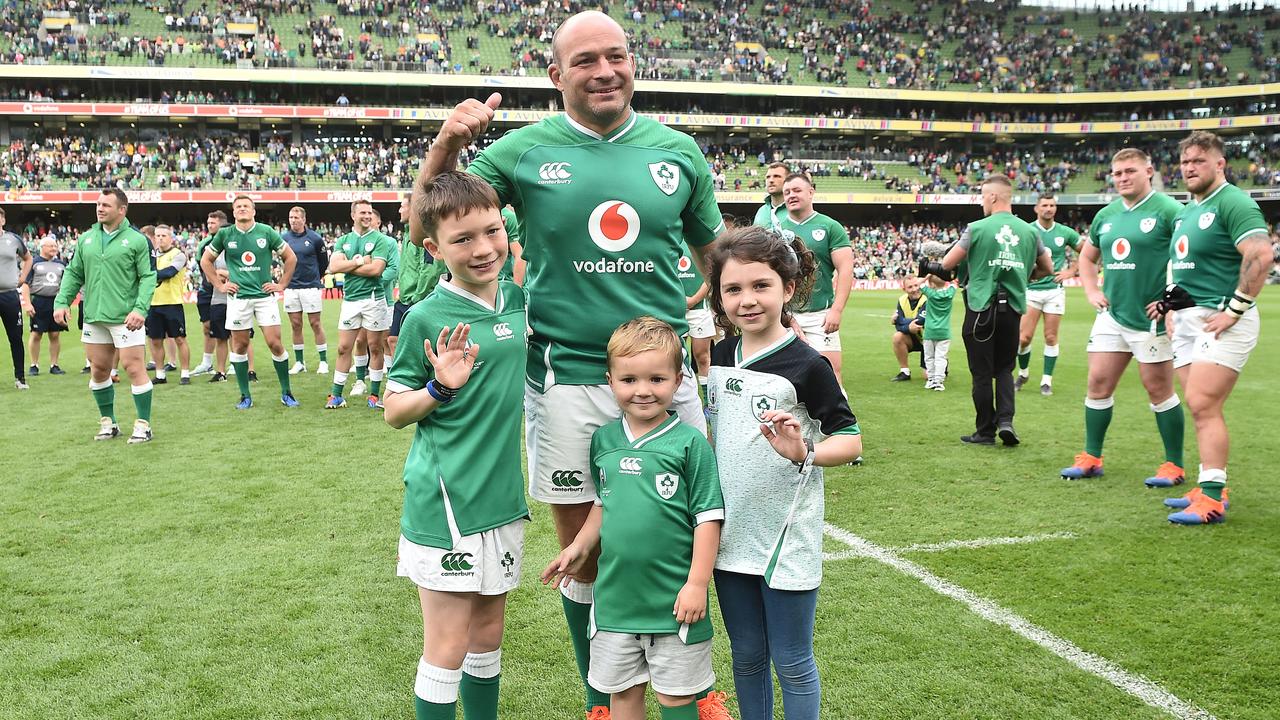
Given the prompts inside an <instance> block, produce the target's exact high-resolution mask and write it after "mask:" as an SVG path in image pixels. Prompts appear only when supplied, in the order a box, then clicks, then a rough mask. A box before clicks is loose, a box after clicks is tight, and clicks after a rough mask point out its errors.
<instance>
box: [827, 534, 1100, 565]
mask: <svg viewBox="0 0 1280 720" xmlns="http://www.w3.org/2000/svg"><path fill="white" fill-rule="evenodd" d="M1075 539H1076V534H1075V533H1072V532H1055V533H1044V534H1042V535H1018V536H1015V537H994V538H977V539H974V540H948V541H946V542H940V543H919V544H916V545H907V546H905V547H897V548H887V549H888V550H889V551H890V552H895V553H907V552H943V551H946V550H971V549H975V548H984V547H992V546H996V545H1023V544H1026V543H1035V542H1044V541H1045V540H1075ZM855 557H866V555H865V554H864V553H862V552H861V551H859V550H842V551H840V552H834V553H823V554H822V559H823V560H824V561H832V560H848V559H849V558H855Z"/></svg>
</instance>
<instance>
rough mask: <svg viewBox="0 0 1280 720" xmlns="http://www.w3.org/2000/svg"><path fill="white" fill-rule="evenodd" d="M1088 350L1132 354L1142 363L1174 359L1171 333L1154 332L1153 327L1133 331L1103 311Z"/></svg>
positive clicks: (1092, 332)
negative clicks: (1151, 329) (1170, 339)
mask: <svg viewBox="0 0 1280 720" xmlns="http://www.w3.org/2000/svg"><path fill="white" fill-rule="evenodd" d="M1085 350H1086V351H1088V352H1122V353H1129V354H1130V355H1132V356H1133V359H1134V360H1137V361H1138V362H1140V363H1144V364H1151V363H1162V362H1168V361H1170V360H1172V359H1173V346H1172V345H1171V344H1170V342H1169V336H1168V335H1165V334H1161V335H1155V334H1152V332H1151V331H1150V330H1134V329H1132V328H1127V327H1125V326H1123V325H1121V324H1120V323H1118V322H1116V320H1115V318H1113V317H1111V313H1109V312H1107V311H1105V310H1104V311H1102V312H1100V313H1098V317H1097V319H1096V320H1094V321H1093V329H1092V330H1090V331H1089V345H1088V347H1086V348H1085Z"/></svg>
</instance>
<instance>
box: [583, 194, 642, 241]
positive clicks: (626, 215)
mask: <svg viewBox="0 0 1280 720" xmlns="http://www.w3.org/2000/svg"><path fill="white" fill-rule="evenodd" d="M587 232H588V233H590V235H591V241H592V242H594V243H595V244H596V245H597V246H598V247H599V248H600V249H601V250H606V251H608V252H613V253H618V252H622V251H623V250H626V249H627V248H629V247H631V245H632V244H633V243H634V242H635V241H636V238H638V237H640V215H639V214H638V213H636V209H635V208H633V207H631V206H630V205H628V204H627V203H624V202H622V201H621V200H606V201H604V202H602V203H600V204H599V205H597V206H596V209H595V210H592V211H591V217H590V218H589V219H588V220H587Z"/></svg>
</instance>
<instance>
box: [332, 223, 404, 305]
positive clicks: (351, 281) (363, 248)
mask: <svg viewBox="0 0 1280 720" xmlns="http://www.w3.org/2000/svg"><path fill="white" fill-rule="evenodd" d="M394 251H395V242H394V241H393V240H391V238H389V237H387V236H386V235H383V234H382V233H380V232H378V231H377V230H369V231H367V232H365V234H363V235H359V234H357V233H356V232H354V231H352V232H349V233H347V234H346V235H343V236H342V237H340V238H338V242H337V244H335V245H334V246H333V252H334V254H335V255H336V254H338V253H341V254H343V255H345V256H346V258H347V259H348V260H355V259H356V258H359V257H365V258H368V259H369V260H370V261H372V260H374V259H375V258H381V259H382V260H383V261H385V262H386V263H387V265H388V266H390V264H391V255H392V253H393V252H394ZM382 272H383V273H384V274H385V273H386V272H387V271H386V269H383V271H382ZM383 292H384V288H383V285H382V278H381V277H364V276H361V275H357V274H356V273H355V271H354V270H349V271H347V272H346V273H345V275H344V278H343V284H342V297H343V299H344V300H366V299H368V298H371V297H377V296H379V295H380V294H381V293H383Z"/></svg>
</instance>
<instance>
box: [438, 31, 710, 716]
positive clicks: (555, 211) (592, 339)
mask: <svg viewBox="0 0 1280 720" xmlns="http://www.w3.org/2000/svg"><path fill="white" fill-rule="evenodd" d="M551 51H552V63H551V65H550V67H549V68H548V71H547V72H548V75H549V76H550V79H551V82H552V84H553V85H555V86H556V88H557V89H559V90H560V92H561V93H562V95H563V104H564V107H565V114H563V115H556V116H554V117H550V118H547V119H546V120H543V121H541V122H539V123H537V124H534V125H528V126H525V127H522V128H520V129H518V130H513V131H511V132H509V133H507V134H506V135H505V136H503V137H502V138H500V139H498V140H497V141H496V142H494V143H493V144H492V145H489V146H488V147H487V148H486V149H485V150H484V151H483V152H481V153H480V155H479V156H478V157H477V158H476V159H475V161H474V162H473V163H472V164H471V166H470V167H469V168H468V170H469V172H472V173H475V174H477V175H479V176H480V177H482V178H484V179H485V180H486V181H487V182H488V183H489V184H490V185H492V186H493V187H494V189H495V190H497V192H498V198H499V199H500V200H501V201H502V202H504V203H510V204H511V205H512V207H513V208H514V209H515V212H516V215H517V216H518V217H519V218H520V219H521V222H522V227H521V229H522V231H523V233H524V235H523V238H522V239H523V240H524V251H525V253H524V254H525V260H526V261H527V262H528V276H527V278H526V282H525V287H526V288H527V290H528V292H529V323H530V327H531V330H532V335H531V336H530V339H529V363H528V371H527V373H526V379H527V381H528V382H527V385H528V387H527V389H526V398H525V417H526V426H527V427H526V442H527V445H528V448H529V463H530V473H529V475H530V477H529V485H530V492H531V494H532V496H533V497H534V499H537V500H541V501H543V502H548V503H551V504H552V518H553V519H554V521H555V523H556V534H557V536H558V538H559V540H560V543H561V546H562V547H564V546H566V545H568V544H569V543H570V542H572V540H573V538H574V537H575V536H577V534H578V530H580V529H581V528H582V523H583V522H584V521H585V520H586V518H587V515H588V514H589V513H590V511H591V503H592V501H593V500H594V499H595V488H594V487H593V486H592V483H591V480H590V475H589V474H588V472H589V469H590V446H591V435H592V433H593V432H594V431H595V430H596V428H598V427H601V426H603V425H606V424H608V423H609V422H611V421H613V420H614V419H616V418H617V417H618V413H619V410H618V407H617V403H616V402H614V398H613V394H612V392H611V391H610V390H609V386H608V385H607V384H605V371H606V365H605V346H606V344H607V343H608V340H609V336H610V335H611V334H612V333H613V330H614V329H615V328H617V327H618V326H619V325H621V324H622V323H623V322H626V321H627V320H630V319H632V318H635V317H637V316H640V315H653V316H655V317H657V318H658V319H659V320H662V321H663V322H666V323H667V324H669V325H671V326H672V327H674V328H676V331H677V332H678V333H680V334H684V332H685V330H686V325H685V319H684V316H685V295H684V293H683V291H682V289H681V286H680V279H679V277H678V276H677V274H676V267H677V262H678V260H679V258H680V241H681V240H682V239H683V240H684V241H685V242H686V243H687V245H688V247H689V249H690V251H692V253H693V260H694V262H695V263H701V257H702V255H703V254H704V252H705V249H706V246H707V245H708V244H709V243H710V242H711V241H712V240H713V239H714V238H715V237H716V235H717V234H718V233H719V232H720V230H721V228H722V226H723V222H722V221H721V218H720V211H719V209H718V208H717V207H716V201H715V192H714V185H713V181H712V178H711V172H710V169H709V168H708V166H707V163H706V159H705V158H704V156H703V155H702V151H701V150H700V149H699V148H698V145H697V143H696V142H694V140H693V138H690V137H689V136H688V135H685V134H684V133H681V132H677V131H675V130H672V129H671V128H668V127H666V126H664V125H662V124H660V123H658V122H656V121H654V120H651V119H648V118H644V117H641V116H640V115H639V114H637V113H636V112H635V111H634V110H633V109H632V108H631V96H632V94H633V92H634V90H635V62H634V58H633V57H632V55H631V53H630V52H629V50H628V48H627V37H626V34H625V33H624V32H623V31H622V27H621V26H619V25H618V23H617V22H615V21H614V20H612V19H610V18H609V17H608V16H606V15H604V14H603V13H600V12H595V11H590V12H583V13H579V14H577V15H574V16H572V17H570V18H569V19H567V20H565V21H564V22H563V23H562V24H561V25H560V27H559V28H558V29H557V30H556V34H555V37H554V38H553V39H552V43H551ZM501 99H502V98H501V96H500V95H498V94H497V93H494V94H493V95H490V96H489V98H488V100H487V101H485V102H483V103H482V102H480V101H479V100H476V99H469V100H467V101H465V102H463V103H461V104H460V105H458V106H457V107H456V108H455V109H454V111H453V113H452V114H451V115H450V116H449V118H448V119H447V120H446V121H445V122H444V124H443V125H442V127H441V129H440V133H439V135H438V136H437V137H436V141H435V143H434V144H433V145H432V146H431V151H430V153H429V154H428V155H427V158H426V161H425V162H424V163H423V167H422V172H421V174H420V177H419V181H418V185H419V186H421V185H423V184H424V183H426V182H429V181H430V179H431V178H433V177H435V176H436V175H438V174H439V173H441V172H444V171H445V170H449V169H452V168H454V167H455V166H456V165H457V161H458V155H459V153H460V152H461V151H462V150H463V149H464V148H466V147H468V146H469V145H471V144H472V143H473V142H475V141H476V139H478V138H479V137H480V136H481V135H483V134H484V132H485V129H486V128H487V127H488V125H489V122H490V121H491V120H492V119H493V115H494V109H495V108H497V107H498V105H499V104H500V102H501ZM418 192H420V188H416V189H415V194H417V193H418ZM414 237H416V238H420V237H422V234H421V228H420V227H415V229H414ZM675 408H676V411H677V413H679V415H680V417H681V419H682V420H684V421H685V422H687V423H690V424H692V425H694V426H695V427H698V428H702V427H705V425H706V419H705V417H704V416H703V413H702V403H701V401H700V400H699V398H698V390H697V383H696V382H695V380H694V378H693V374H692V373H689V374H687V375H686V377H685V378H684V381H683V382H682V383H681V385H680V389H679V390H678V391H677V392H676V397H675ZM594 577H595V568H594V567H593V566H591V565H590V564H589V565H588V567H587V568H586V569H584V571H583V572H582V573H580V574H579V575H578V577H577V578H575V580H574V581H573V582H571V583H570V584H569V586H568V587H564V588H561V593H562V594H563V595H564V596H565V598H564V610H565V615H566V619H567V621H568V623H569V627H570V636H571V638H572V639H573V641H574V651H575V656H576V658H577V660H578V669H579V672H580V674H581V675H582V677H583V682H584V684H585V682H586V671H587V667H588V665H589V662H588V656H589V653H590V644H589V642H588V640H587V637H586V631H587V619H588V613H589V610H590V601H591V585H590V581H591V580H592V579H593V578H594ZM587 695H588V698H587V705H588V707H591V708H594V707H605V706H607V705H608V695H606V694H604V693H600V692H595V691H588V693H587Z"/></svg>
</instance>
